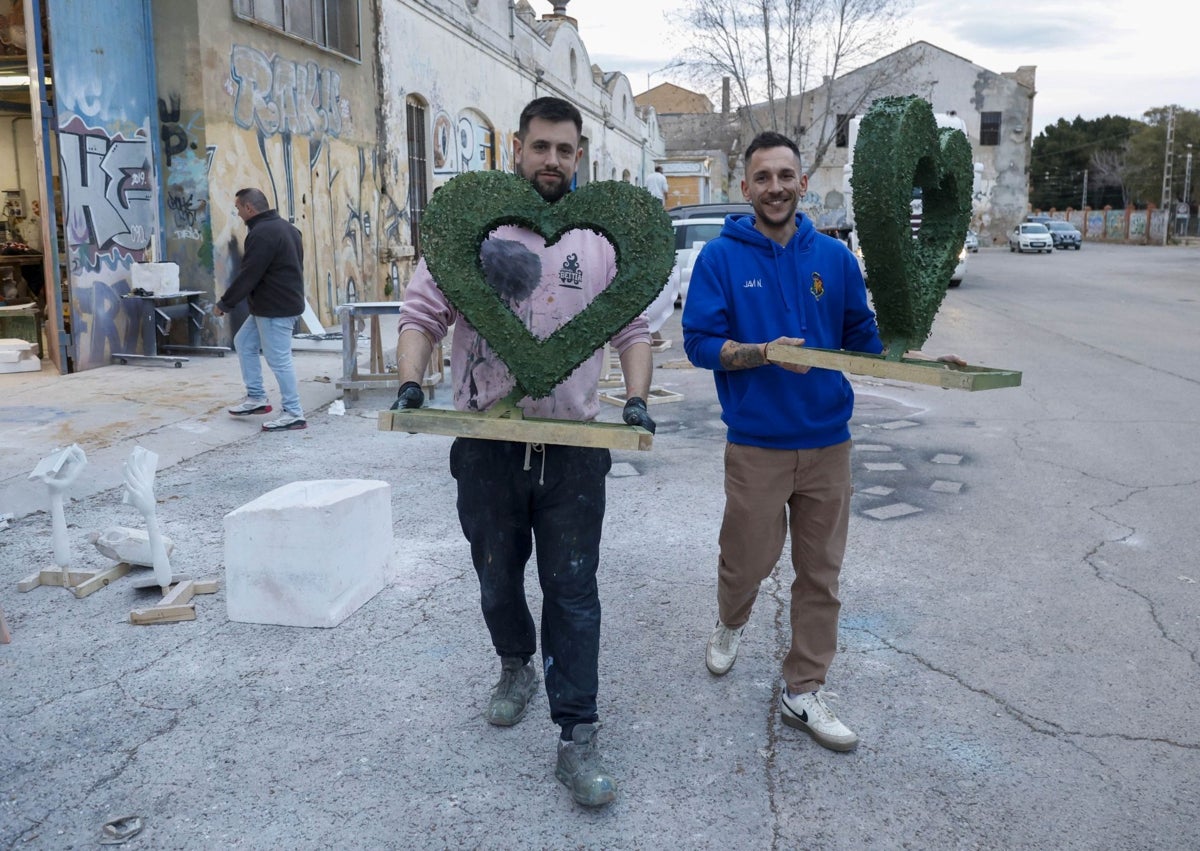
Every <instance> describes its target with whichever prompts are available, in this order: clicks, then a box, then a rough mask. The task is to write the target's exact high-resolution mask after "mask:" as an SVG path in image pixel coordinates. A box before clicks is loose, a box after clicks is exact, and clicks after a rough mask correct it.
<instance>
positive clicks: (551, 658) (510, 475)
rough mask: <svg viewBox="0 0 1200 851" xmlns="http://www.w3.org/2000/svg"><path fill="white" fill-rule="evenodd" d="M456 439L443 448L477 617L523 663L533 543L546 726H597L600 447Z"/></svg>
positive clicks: (606, 463)
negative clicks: (476, 594)
mask: <svg viewBox="0 0 1200 851" xmlns="http://www.w3.org/2000/svg"><path fill="white" fill-rule="evenodd" d="M525 447H526V444H524V443H513V442H509V441H500V440H477V439H473V438H463V437H460V438H458V439H457V440H455V441H454V444H453V445H452V446H451V448H450V472H451V474H453V476H454V478H455V479H457V480H458V519H459V522H460V523H461V524H462V530H463V534H465V535H466V537H467V540H468V541H469V542H470V544H471V560H472V561H473V562H474V563H475V572H476V573H477V574H478V576H479V590H480V602H481V604H482V607H483V619H484V622H485V623H487V628H488V632H489V633H491V637H492V645H493V646H494V647H495V648H496V653H497V655H499V656H501V657H505V656H516V657H519V658H521V659H529V658H531V657H532V656H533V655H534V654H535V653H536V652H537V633H536V632H535V631H534V625H533V616H532V615H531V614H530V612H529V604H528V602H527V601H526V599H525V564H526V562H528V561H529V556H530V555H531V554H532V552H533V546H534V543H535V542H536V546H537V568H538V579H539V581H540V582H541V586H542V669H543V671H544V673H545V678H546V697H547V698H548V699H549V701H550V718H551V720H552V721H553V722H554V723H555V724H557V725H559V726H560V727H563V728H564V730H568V729H571V728H573V727H574V726H575V725H576V724H590V723H594V722H595V721H596V720H597V717H598V716H597V712H596V692H597V690H598V688H599V675H598V668H599V664H600V595H599V592H598V590H597V587H596V569H597V568H598V567H599V565H600V530H601V526H602V525H603V523H604V499H605V497H604V479H605V476H607V475H608V471H609V468H610V467H611V466H612V459H611V456H610V455H609V452H608V450H607V449H591V448H583V447H575V446H544V447H542V448H541V449H540V450H539V451H534V452H531V453H530V458H529V467H530V469H528V470H526V469H525V458H526V452H525Z"/></svg>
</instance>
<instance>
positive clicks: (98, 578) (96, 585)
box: [71, 561, 130, 598]
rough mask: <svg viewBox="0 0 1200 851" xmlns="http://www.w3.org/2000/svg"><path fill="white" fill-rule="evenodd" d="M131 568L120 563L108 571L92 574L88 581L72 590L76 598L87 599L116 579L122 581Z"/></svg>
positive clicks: (73, 587)
mask: <svg viewBox="0 0 1200 851" xmlns="http://www.w3.org/2000/svg"><path fill="white" fill-rule="evenodd" d="M129 569H130V566H129V565H128V564H126V563H125V562H123V561H119V562H117V563H116V564H114V565H113V566H112V567H110V568H109V569H108V570H101V571H98V572H97V573H94V574H92V575H91V576H90V577H89V578H88V579H86V580H84V581H83V582H80V583H78V584H76V585H74V586H72V588H71V590H72V591H73V592H74V593H75V596H76V597H79V598H82V597H86V596H87V595H88V594H91V593H92V592H94V591H99V590H100V589H101V588H103V587H104V586H105V585H107V584H108V583H110V582H112V581H113V580H114V579H120V578H121V577H122V576H124V575H125V574H126V573H128V572H129Z"/></svg>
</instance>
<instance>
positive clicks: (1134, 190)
mask: <svg viewBox="0 0 1200 851" xmlns="http://www.w3.org/2000/svg"><path fill="white" fill-rule="evenodd" d="M1170 111H1171V107H1169V106H1162V107H1156V108H1154V109H1149V110H1147V111H1146V112H1145V113H1144V114H1143V117H1144V118H1145V123H1144V124H1142V125H1141V127H1140V128H1139V130H1138V132H1137V133H1136V134H1135V135H1134V136H1133V138H1131V139H1130V141H1129V159H1130V161H1131V162H1132V163H1134V166H1133V168H1132V169H1131V175H1130V188H1131V193H1130V194H1131V196H1132V203H1133V204H1135V205H1137V206H1139V207H1144V206H1147V205H1150V204H1153V205H1155V206H1159V205H1160V204H1161V203H1162V200H1163V199H1162V196H1163V175H1164V172H1165V166H1166V156H1167V124H1168V116H1169V115H1170ZM1188 145H1191V146H1192V148H1191V151H1192V154H1193V163H1192V185H1191V191H1190V193H1189V195H1190V196H1191V197H1189V198H1187V199H1186V200H1187V202H1188V203H1189V204H1191V205H1195V204H1196V201H1197V198H1198V197H1200V190H1198V189H1197V186H1196V182H1197V175H1196V169H1197V166H1200V162H1197V161H1196V158H1197V157H1200V111H1197V110H1193V109H1183V108H1182V107H1179V106H1176V107H1175V136H1174V146H1173V150H1172V157H1173V159H1172V162H1171V186H1170V187H1169V190H1168V192H1167V194H1168V195H1169V196H1170V197H1169V199H1168V201H1169V203H1172V204H1175V203H1178V202H1180V201H1183V200H1185V199H1184V197H1183V188H1184V187H1183V184H1184V179H1185V176H1186V174H1185V173H1186V168H1187V153H1188Z"/></svg>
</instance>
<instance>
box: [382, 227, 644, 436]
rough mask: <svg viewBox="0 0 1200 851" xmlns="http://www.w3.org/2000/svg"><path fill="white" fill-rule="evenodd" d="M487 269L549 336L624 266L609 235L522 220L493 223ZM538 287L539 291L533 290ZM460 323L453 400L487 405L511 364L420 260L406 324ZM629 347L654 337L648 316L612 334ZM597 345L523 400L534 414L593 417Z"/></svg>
mask: <svg viewBox="0 0 1200 851" xmlns="http://www.w3.org/2000/svg"><path fill="white" fill-rule="evenodd" d="M480 256H481V257H482V259H483V266H484V276H485V278H486V279H487V281H488V282H489V283H490V284H491V285H492V286H493V287H494V288H495V289H496V290H497V292H499V293H500V296H501V298H503V299H504V300H505V301H507V302H508V303H509V305H510V306H511V307H512V308H513V312H514V313H516V314H517V316H519V317H521V319H522V320H523V321H524V323H525V325H526V327H527V328H529V330H530V331H532V332H533V334H534V335H536V336H537V337H538V338H539V339H545V338H546V337H548V336H550V334H552V333H554V331H556V330H557V329H558V328H560V327H562V326H563V325H564V324H565V323H566V322H568V321H569V320H570V319H571V318H572V317H574V316H575V315H576V314H578V313H579V312H580V311H582V310H583V309H584V308H585V307H586V306H587V305H588V304H590V303H591V301H592V299H594V298H595V297H596V296H597V295H599V293H600V292H601V291H603V290H604V288H605V287H607V286H608V284H609V282H611V281H612V279H613V278H614V277H615V276H616V274H617V265H616V254H615V252H614V251H613V247H612V245H610V244H609V242H608V240H606V239H605V238H604V237H602V236H600V235H599V234H597V233H594V232H592V231H589V230H573V231H569V232H567V233H566V234H565V235H564V236H563V237H562V239H560V240H559V241H558V242H556V243H555V244H554V245H550V246H547V245H546V244H545V241H544V240H543V239H542V237H541V235H539V234H536V233H534V232H533V231H530V230H526V229H525V228H522V227H518V226H517V225H503V226H501V227H499V228H496V230H494V231H492V233H491V234H490V235H489V237H488V239H487V241H485V242H484V245H483V249H482V250H481V252H480ZM530 287H532V291H530ZM451 325H453V326H454V339H453V342H452V344H451V348H450V373H451V380H452V381H453V382H454V407H455V408H457V409H458V410H460V411H485V410H487V409H488V408H490V407H491V406H492V405H494V404H495V403H496V402H497V401H499V400H500V399H503V398H504V397H505V396H507V395H508V394H509V393H510V392H511V391H512V388H513V386H514V385H515V381H514V379H513V377H512V375H511V374H510V373H509V371H508V367H506V366H505V365H504V363H503V362H502V361H501V360H500V359H499V358H497V357H496V355H495V354H494V353H493V352H492V350H491V347H490V346H488V344H487V341H485V340H484V339H483V338H482V337H480V336H479V333H478V332H477V331H476V330H475V329H474V328H473V327H471V325H470V323H468V322H467V320H466V319H465V318H463V317H462V316H461V315H460V314H459V312H458V311H457V310H456V309H455V308H454V307H453V306H452V305H451V304H450V302H449V301H448V300H447V299H446V296H445V295H444V294H443V293H442V291H441V290H440V289H438V287H437V284H436V283H435V282H434V280H433V276H432V275H430V274H429V269H428V267H427V266H426V265H425V261H424V260H421V262H420V263H418V264H417V269H416V271H415V272H414V273H413V277H412V280H411V281H410V282H409V284H408V288H407V290H406V291H405V297H404V307H403V308H401V310H400V330H401V331H404V330H405V329H407V328H414V329H416V330H418V331H421V332H423V333H424V334H425V335H426V336H427V337H429V338H430V339H432V340H434V341H435V342H436V341H438V340H441V339H442V338H443V337H445V336H446V332H447V330H448V329H449V328H450V326H451ZM611 342H612V345H613V348H614V349H616V351H617V352H618V353H621V352H624V351H625V350H626V349H627V348H629V347H630V346H631V345H633V344H634V343H639V342H643V343H649V342H650V333H649V330H648V327H647V324H646V319H645V317H644V316H638V317H637V318H636V319H634V320H633V321H632V322H630V323H629V324H628V325H627V326H625V328H623V329H622V330H621V331H619V332H617V334H616V335H615V336H614V337H613V338H612V341H611ZM603 361H604V350H603V349H602V348H601V349H597V350H596V352H595V354H593V355H592V356H591V357H590V358H589V359H588V360H586V361H584V362H583V363H582V364H580V365H579V367H578V368H577V369H576V370H575V371H574V372H572V373H571V374H570V376H568V377H567V378H566V380H564V381H563V382H562V383H561V384H559V385H558V386H557V387H555V388H554V391H553V392H552V393H551V394H550V395H549V396H546V397H545V398H542V399H530V398H529V397H525V398H524V399H522V400H521V401H520V403H519V405H520V408H521V409H522V410H523V411H524V412H525V414H526V415H527V416H531V417H547V418H551V419H558V420H591V419H594V418H595V416H596V414H597V413H599V411H600V398H599V393H598V391H597V386H598V383H599V380H600V373H601V370H602V369H603V367H604V363H603Z"/></svg>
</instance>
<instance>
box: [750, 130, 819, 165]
mask: <svg viewBox="0 0 1200 851" xmlns="http://www.w3.org/2000/svg"><path fill="white" fill-rule="evenodd" d="M765 148H787V149H788V150H789V151H791V152H792V153H793V154H795V155H796V163H797V164H800V165H801V168H800V170H801V171H803V170H804V168H803V164H802V161H801V159H800V149H799V148H797V147H796V143H795V142H793V141H792V140H791V139H789V138H788V137H787V136H784V135H783V134H782V133H776V132H775V131H774V130H764V131H763V132H761V133H759V134H758V135H757V136H755V137H754V139H753V140H752V141H751V142H750V147H748V148H746V156H745V159H744V160H743V162H744V164H745V165H750V157H752V156H753V155H754V152H755V151H761V150H763V149H765Z"/></svg>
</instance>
